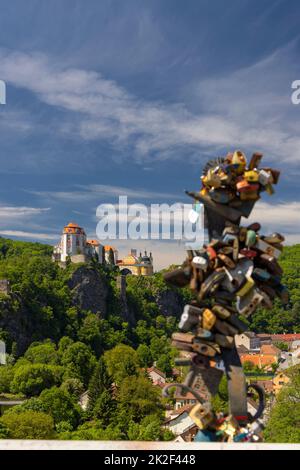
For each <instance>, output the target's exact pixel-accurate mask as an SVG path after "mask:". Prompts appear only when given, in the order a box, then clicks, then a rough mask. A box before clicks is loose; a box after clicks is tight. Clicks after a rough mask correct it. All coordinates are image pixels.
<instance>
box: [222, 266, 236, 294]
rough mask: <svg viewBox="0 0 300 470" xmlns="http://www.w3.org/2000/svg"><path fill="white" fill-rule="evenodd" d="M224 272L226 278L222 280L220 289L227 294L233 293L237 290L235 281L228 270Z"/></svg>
mask: <svg viewBox="0 0 300 470" xmlns="http://www.w3.org/2000/svg"><path fill="white" fill-rule="evenodd" d="M225 272H226V277H225V278H224V279H223V281H222V283H221V287H222V288H223V289H225V290H228V292H235V291H236V290H237V286H236V282H235V279H234V278H233V276H232V274H231V273H230V271H229V270H227V269H225Z"/></svg>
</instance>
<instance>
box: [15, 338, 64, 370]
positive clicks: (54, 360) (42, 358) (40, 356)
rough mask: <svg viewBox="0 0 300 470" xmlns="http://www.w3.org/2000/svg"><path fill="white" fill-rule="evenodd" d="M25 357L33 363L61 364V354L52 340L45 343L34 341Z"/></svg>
mask: <svg viewBox="0 0 300 470" xmlns="http://www.w3.org/2000/svg"><path fill="white" fill-rule="evenodd" d="M24 357H25V359H27V360H28V361H29V362H31V363H32V364H53V365H58V364H59V355H58V353H57V351H56V347H55V344H54V343H52V341H51V340H50V341H49V340H48V341H45V342H44V343H32V344H31V345H30V346H29V348H28V349H27V351H26V352H25V354H24Z"/></svg>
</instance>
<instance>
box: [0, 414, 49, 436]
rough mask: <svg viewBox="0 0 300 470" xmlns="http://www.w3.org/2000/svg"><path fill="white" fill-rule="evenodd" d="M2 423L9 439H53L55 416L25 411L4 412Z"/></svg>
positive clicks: (0, 419)
mask: <svg viewBox="0 0 300 470" xmlns="http://www.w3.org/2000/svg"><path fill="white" fill-rule="evenodd" d="M0 424H1V425H2V426H5V428H6V429H7V434H8V437H9V439H53V438H54V436H55V433H54V422H53V418H52V417H51V416H49V415H47V414H46V413H40V412H37V411H23V412H21V413H4V415H3V416H2V417H1V418H0Z"/></svg>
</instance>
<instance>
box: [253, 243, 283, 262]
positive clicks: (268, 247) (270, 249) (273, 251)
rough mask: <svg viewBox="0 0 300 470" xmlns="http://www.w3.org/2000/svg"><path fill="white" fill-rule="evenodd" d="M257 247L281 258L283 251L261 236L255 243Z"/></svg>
mask: <svg viewBox="0 0 300 470" xmlns="http://www.w3.org/2000/svg"><path fill="white" fill-rule="evenodd" d="M255 249H256V250H259V251H262V252H263V253H266V254H267V255H269V256H273V257H274V258H279V256H280V255H281V251H280V250H278V249H277V248H275V247H274V246H273V245H270V244H269V243H266V242H265V241H264V240H262V239H261V238H258V239H257V242H256V244H255Z"/></svg>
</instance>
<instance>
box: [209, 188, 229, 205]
mask: <svg viewBox="0 0 300 470" xmlns="http://www.w3.org/2000/svg"><path fill="white" fill-rule="evenodd" d="M209 195H210V197H211V199H212V200H213V201H214V202H217V203H218V204H228V203H229V202H230V201H232V199H233V198H234V193H233V192H232V191H230V190H229V189H222V188H219V189H214V188H213V189H211V190H210V191H209Z"/></svg>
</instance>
